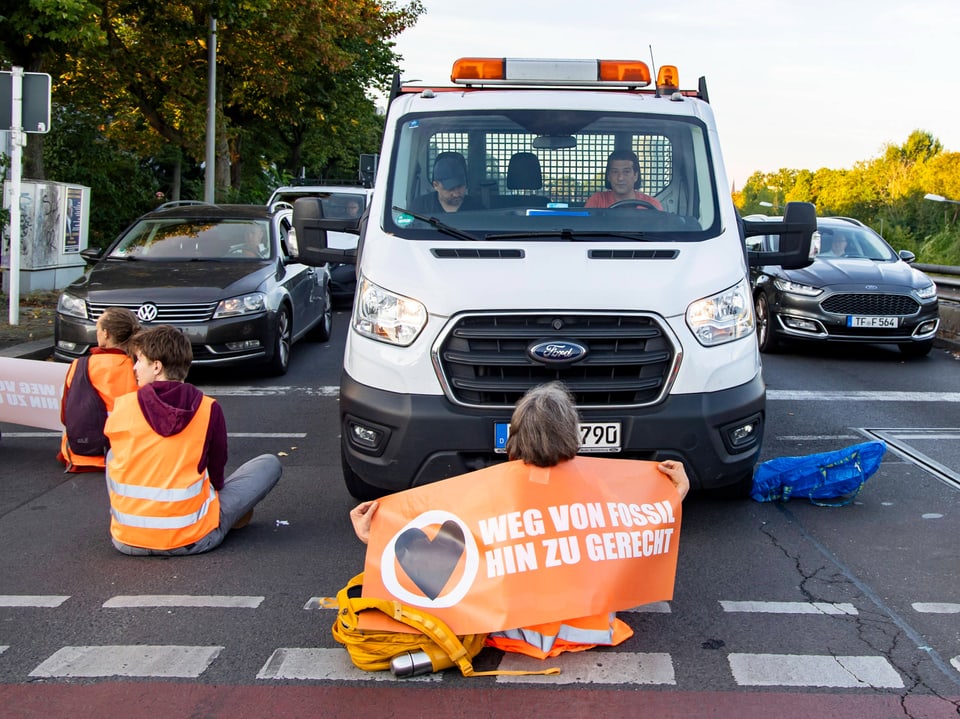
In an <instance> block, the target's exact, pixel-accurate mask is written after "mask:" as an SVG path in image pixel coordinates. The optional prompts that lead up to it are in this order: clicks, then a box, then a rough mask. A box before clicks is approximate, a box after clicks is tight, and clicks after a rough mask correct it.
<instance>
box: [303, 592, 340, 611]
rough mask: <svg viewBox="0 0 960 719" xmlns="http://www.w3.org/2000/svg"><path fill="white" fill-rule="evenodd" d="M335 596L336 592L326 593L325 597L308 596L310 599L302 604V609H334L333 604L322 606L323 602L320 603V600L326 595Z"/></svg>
mask: <svg viewBox="0 0 960 719" xmlns="http://www.w3.org/2000/svg"><path fill="white" fill-rule="evenodd" d="M336 596H337V595H336V593H333V594H328V595H326V597H310V599H308V600H307V603H306V604H304V605H303V608H304V609H336V607H335V606H334V607H325V606H323V604H321V602H322V600H324V599H326V598H327V597H333V598H334V599H336Z"/></svg>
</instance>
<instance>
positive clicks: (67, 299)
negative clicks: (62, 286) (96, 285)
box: [57, 292, 87, 319]
mask: <svg viewBox="0 0 960 719" xmlns="http://www.w3.org/2000/svg"><path fill="white" fill-rule="evenodd" d="M57 312H59V313H60V314H62V315H69V316H70V317H80V318H82V319H87V303H86V302H84V301H83V300H81V299H80V298H79V297H74V296H73V295H68V294H67V293H66V292H63V293H61V295H60V299H58V300H57Z"/></svg>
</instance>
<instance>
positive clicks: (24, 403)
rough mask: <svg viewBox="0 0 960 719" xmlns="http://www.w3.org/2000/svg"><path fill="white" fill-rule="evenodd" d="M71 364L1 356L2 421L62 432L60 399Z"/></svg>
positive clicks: (0, 419)
mask: <svg viewBox="0 0 960 719" xmlns="http://www.w3.org/2000/svg"><path fill="white" fill-rule="evenodd" d="M69 368H70V365H68V364H64V363H62V362H41V361H39V360H28V359H16V358H13V357H0V422H10V423H12V424H21V425H25V426H27V427H40V428H42V429H53V430H62V429H63V425H62V424H61V423H60V397H61V396H62V395H63V382H64V378H65V377H66V375H67V370H68V369H69Z"/></svg>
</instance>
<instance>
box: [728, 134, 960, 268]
mask: <svg viewBox="0 0 960 719" xmlns="http://www.w3.org/2000/svg"><path fill="white" fill-rule="evenodd" d="M928 193H931V194H934V195H940V196H943V197H946V198H948V199H951V200H958V201H960V153H956V152H945V151H944V149H943V145H942V144H941V143H940V141H939V140H938V139H936V138H935V137H934V136H933V135H931V134H930V133H929V132H926V131H924V130H914V131H913V132H912V133H910V136H909V137H908V138H907V140H906V142H904V143H903V144H902V145H894V144H889V145H887V146H886V147H885V148H884V151H883V153H882V154H881V155H880V156H878V157H875V158H873V159H870V160H864V161H861V162H858V163H856V164H855V165H854V166H853V167H852V168H850V169H829V168H820V169H819V170H815V171H811V170H791V169H781V170H779V171H777V172H771V173H763V172H756V173H754V174H753V175H751V176H750V178H749V179H748V180H747V182H746V183H745V184H744V186H743V188H742V190H741V191H740V192H738V193H736V194H735V195H734V202H735V203H736V204H737V207H738V208H739V209H740V211H741V213H742V214H744V215H748V214H753V213H760V214H776V213H778V212H781V211H782V209H783V206H784V203H786V202H790V201H798V202H812V203H813V204H814V205H816V208H817V214H818V215H841V216H845V217H853V218H855V219H858V220H860V221H861V222H864V223H865V224H867V225H870V226H871V227H872V228H873V229H875V230H877V231H878V232H879V233H880V234H881V235H883V236H884V238H885V239H886V240H887V241H888V242H890V243H891V244H892V245H894V247H895V248H896V249H908V250H911V251H913V252H915V253H916V254H917V256H918V258H919V260H920V261H921V262H927V263H931V264H946V265H960V224H958V216H957V215H958V212H957V210H958V209H960V204H952V203H938V202H931V201H929V200H926V199H924V196H925V195H926V194H928ZM761 203H769V205H765V204H761ZM771 208H772V209H771Z"/></svg>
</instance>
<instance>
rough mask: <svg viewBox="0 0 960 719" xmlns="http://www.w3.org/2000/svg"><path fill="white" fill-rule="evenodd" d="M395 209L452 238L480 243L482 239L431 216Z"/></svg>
mask: <svg viewBox="0 0 960 719" xmlns="http://www.w3.org/2000/svg"><path fill="white" fill-rule="evenodd" d="M393 209H394V210H396V211H397V212H402V213H404V214H405V215H410V216H411V217H413V218H415V219H417V220H420V222H426V223H427V224H428V225H430V226H431V227H433V228H435V229H437V230H440V232H443V233H444V234H447V235H450V236H451V237H459V238H460V239H461V240H470V241H471V242H480V241H481V239H482V238H480V237H476V236H474V235H471V234H470V233H469V232H464V231H463V230H461V229H459V228H456V227H451V226H450V225H447V224H445V223H443V222H441V221H440V220H438V219H437V218H436V217H430V216H429V215H421V214H420V213H419V212H411V211H410V210H408V209H407V208H405V207H399V206H398V205H394V206H393Z"/></svg>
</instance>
